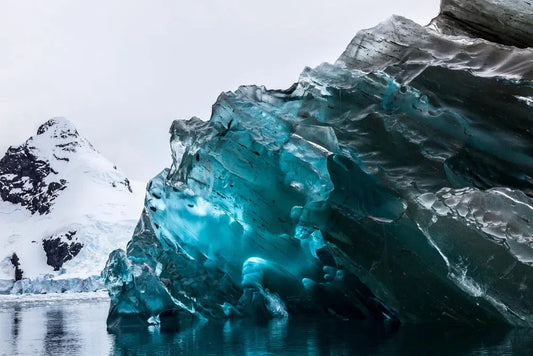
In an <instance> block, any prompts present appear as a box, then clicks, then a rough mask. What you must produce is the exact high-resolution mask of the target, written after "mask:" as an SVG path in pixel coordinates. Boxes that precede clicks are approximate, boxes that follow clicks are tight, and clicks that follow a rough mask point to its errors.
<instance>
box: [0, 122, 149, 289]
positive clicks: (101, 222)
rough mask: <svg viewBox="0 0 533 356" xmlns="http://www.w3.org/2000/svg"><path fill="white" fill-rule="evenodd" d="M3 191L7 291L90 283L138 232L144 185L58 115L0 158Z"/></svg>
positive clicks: (0, 207) (0, 217)
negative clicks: (135, 231)
mask: <svg viewBox="0 0 533 356" xmlns="http://www.w3.org/2000/svg"><path fill="white" fill-rule="evenodd" d="M0 197H1V200H0V293H28V292H33V293H45V292H62V291H66V290H69V291H87V290H94V289H98V288H100V287H101V283H100V281H99V274H100V271H101V270H102V269H103V267H104V265H105V261H106V260H107V257H108V255H109V252H110V251H112V250H114V249H116V248H118V247H125V245H126V243H127V241H128V240H129V238H130V237H131V235H132V232H133V229H134V227H135V224H136V222H137V220H138V217H139V215H140V212H141V210H142V206H143V203H142V201H143V198H144V186H143V185H142V184H140V183H137V182H130V181H129V180H128V178H127V177H126V176H125V175H124V174H123V173H122V172H120V171H119V170H117V168H116V166H114V165H113V164H112V163H111V162H110V161H109V160H107V159H106V158H104V157H103V156H102V155H101V154H100V153H99V152H98V151H97V150H95V149H94V147H93V146H92V145H91V144H90V143H89V142H88V141H87V140H86V139H84V138H83V137H81V136H80V135H79V134H78V132H77V130H76V129H75V128H74V126H73V125H72V123H70V122H69V121H68V120H66V119H63V118H54V119H51V120H49V121H47V122H46V123H44V124H43V125H42V126H41V127H39V129H38V131H37V134H36V135H35V136H33V137H31V138H29V139H28V140H27V141H26V142H25V143H24V144H22V145H20V146H16V147H10V148H9V149H8V151H7V152H6V155H5V156H4V157H3V158H2V159H1V160H0ZM15 279H19V280H18V281H15Z"/></svg>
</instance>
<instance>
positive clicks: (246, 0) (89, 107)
mask: <svg viewBox="0 0 533 356" xmlns="http://www.w3.org/2000/svg"><path fill="white" fill-rule="evenodd" d="M438 8H439V0H424V1H421V0H372V1H366V0H323V1H315V0H269V1H254V0H241V1H232V0H224V1H220V0H219V1H215V0H206V1H202V0H174V1H170V0H153V1H148V0H146V1H140V0H128V1H112V0H111V1H110V0H105V1H101V0H97V1H95V0H91V1H75V0H64V1H56V0H48V1H38V0H35V1H24V0H2V1H0V151H1V152H2V155H3V152H4V151H5V150H6V149H7V147H9V146H10V145H16V144H20V143H22V142H23V141H24V140H25V139H27V138H28V137H29V136H31V135H33V134H34V132H35V130H36V129H37V127H38V126H39V124H41V123H42V122H44V121H46V120H47V119H49V118H51V117H54V116H64V117H66V118H67V119H69V120H71V121H72V122H73V123H74V124H75V125H76V127H77V128H78V131H79V132H80V133H81V134H82V135H83V136H85V137H86V138H88V139H89V140H90V141H91V142H92V143H93V145H94V146H95V147H96V148H97V149H98V150H99V151H100V152H102V153H103V154H104V155H105V156H106V157H107V158H109V159H110V160H111V161H113V162H115V163H116V164H117V165H118V166H119V168H121V169H122V170H123V171H124V172H125V173H126V174H127V175H128V176H130V177H131V178H133V179H141V180H147V179H149V178H151V177H152V176H154V175H155V174H157V173H158V172H159V171H160V170H161V169H163V168H164V167H165V166H168V165H169V164H170V151H169V146H168V138H169V136H168V128H169V127H170V124H171V122H172V120H173V119H175V118H189V117H191V116H199V117H201V118H202V119H208V118H209V115H210V111H211V105H212V104H213V103H214V101H215V100H216V98H217V96H218V94H219V93H220V92H222V91H228V90H235V89H236V88H237V87H238V86H239V85H241V84H262V85H266V86H267V87H268V88H271V89H277V88H287V87H289V86H290V85H291V84H292V83H293V82H295V81H296V80H297V79H298V75H299V74H300V72H301V71H302V69H303V68H304V67H305V66H311V67H313V66H316V65H318V64H320V63H321V62H333V61H335V59H336V58H337V57H338V56H339V55H340V54H341V53H342V51H343V50H344V48H345V47H346V45H347V44H348V43H349V41H350V40H351V39H352V37H353V36H354V35H355V34H356V32H357V31H358V30H360V29H363V28H368V27H373V26H374V25H376V24H377V23H378V22H380V21H383V20H385V19H387V18H388V17H389V16H390V15H392V14H398V15H403V16H406V17H409V18H411V19H413V20H415V21H417V22H418V23H420V24H426V23H428V22H429V20H430V19H431V18H432V17H434V16H436V15H437V13H438ZM0 156H1V155H0Z"/></svg>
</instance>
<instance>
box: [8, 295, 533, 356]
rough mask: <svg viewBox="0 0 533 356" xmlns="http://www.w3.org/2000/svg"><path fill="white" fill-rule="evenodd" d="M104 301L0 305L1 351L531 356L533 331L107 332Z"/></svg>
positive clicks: (299, 326) (306, 327) (212, 327)
mask: <svg viewBox="0 0 533 356" xmlns="http://www.w3.org/2000/svg"><path fill="white" fill-rule="evenodd" d="M107 308H108V302H107V301H106V300H102V299H98V300H89V301H73V300H61V301H55V302H46V303H44V302H32V303H27V302H25V303H9V304H3V305H0V354H1V355H13V356H15V355H533V330H529V329H514V330H502V329H494V328H492V329H484V330H480V329H473V328H458V327H442V326H441V327H437V326H405V325H404V326H401V327H400V328H399V329H397V330H390V329H388V328H386V327H380V326H376V325H369V324H367V323H349V322H342V321H336V320H321V321H311V320H303V319H298V320H296V319H290V320H285V321H283V320H275V321H271V322H268V323H252V322H245V321H232V322H220V323H204V324H199V325H196V326H194V327H191V328H188V329H186V330H182V331H162V330H159V329H158V328H156V327H150V328H149V329H133V330H127V331H122V332H118V333H108V332H107V331H106V324H105V319H106V315H107Z"/></svg>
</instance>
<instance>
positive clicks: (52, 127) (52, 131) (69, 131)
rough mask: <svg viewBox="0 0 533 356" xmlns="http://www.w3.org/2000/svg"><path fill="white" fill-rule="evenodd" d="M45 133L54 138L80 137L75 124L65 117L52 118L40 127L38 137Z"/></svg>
mask: <svg viewBox="0 0 533 356" xmlns="http://www.w3.org/2000/svg"><path fill="white" fill-rule="evenodd" d="M45 133H48V134H49V135H50V136H53V137H62V136H76V137H78V136H79V133H78V130H76V127H74V124H73V123H72V122H71V121H69V120H67V119H65V118H64V117H54V118H51V119H50V120H48V121H46V122H45V123H44V124H42V125H41V126H39V128H38V129H37V135H43V134H45Z"/></svg>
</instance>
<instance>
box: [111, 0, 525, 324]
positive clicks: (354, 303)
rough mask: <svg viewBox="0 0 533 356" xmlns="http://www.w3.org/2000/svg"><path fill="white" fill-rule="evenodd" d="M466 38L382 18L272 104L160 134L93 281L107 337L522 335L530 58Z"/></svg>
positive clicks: (252, 89) (239, 95) (272, 97)
mask: <svg viewBox="0 0 533 356" xmlns="http://www.w3.org/2000/svg"><path fill="white" fill-rule="evenodd" d="M443 6H444V5H443ZM483 9H484V8H483ZM528 9H530V8H529V7H528ZM530 25H531V23H530ZM470 35H471V36H470V37H467V36H465V35H464V34H462V35H460V36H454V35H449V34H442V33H440V32H439V31H436V30H435V29H432V27H425V28H424V27H421V26H419V25H417V24H415V23H413V22H411V21H409V20H407V19H404V18H401V17H393V18H392V19H391V20H389V21H387V22H385V23H383V24H381V25H379V26H377V27H376V28H374V29H370V30H365V31H362V32H361V33H359V34H358V35H357V36H356V37H355V39H354V40H353V41H352V42H351V43H350V45H349V46H348V48H347V50H346V51H345V53H344V54H343V55H342V56H341V57H340V58H339V60H338V61H337V62H336V64H334V65H331V64H322V65H320V66H318V67H317V68H314V69H311V68H306V69H305V70H304V72H303V73H302V74H301V76H300V79H299V81H298V83H297V84H295V85H294V86H293V87H291V88H289V89H288V90H284V91H283V90H267V89H265V88H264V87H259V86H246V87H241V88H239V89H238V90H237V91H235V92H226V93H223V94H221V95H220V97H219V98H218V100H217V102H216V103H215V105H214V106H213V112H212V116H211V119H210V121H208V122H203V121H201V120H199V119H197V118H192V119H190V120H178V121H175V122H174V123H173V124H172V127H171V129H170V134H171V148H172V150H173V154H172V157H173V165H172V166H171V168H170V169H167V170H164V171H162V172H161V173H160V174H159V175H157V176H156V177H155V178H154V179H152V181H151V182H150V183H149V184H148V188H147V196H146V200H145V209H144V211H143V214H142V218H141V220H140V222H139V224H138V226H137V228H136V231H135V233H134V236H133V238H132V240H131V242H130V243H129V245H128V248H127V251H126V252H124V251H115V252H113V253H112V254H111V256H110V259H109V261H108V264H107V267H106V269H105V271H104V273H103V278H104V280H105V282H106V285H107V287H108V289H109V292H110V295H111V297H112V307H111V309H110V314H109V318H108V325H109V326H111V327H114V326H117V325H120V324H122V322H128V321H140V322H144V323H147V322H148V321H149V320H150V321H152V322H157V318H158V317H159V318H160V320H162V319H161V316H164V317H167V316H168V315H171V316H176V315H179V317H178V318H175V319H172V318H168V317H167V318H166V320H167V321H169V320H174V322H175V321H176V320H191V319H203V318H207V319H210V318H226V317H255V318H273V317H280V318H284V317H287V316H290V315H292V314H300V313H309V314H312V315H335V316H337V317H340V318H346V319H353V318H373V319H377V320H383V321H384V322H389V323H396V322H398V321H401V322H413V323H422V322H453V323H466V324H471V325H486V324H493V323H507V324H512V325H529V326H531V325H533V280H532V278H533V264H532V262H533V251H532V249H531V248H532V246H533V245H532V242H533V229H532V227H531V222H532V221H533V201H532V198H531V197H532V196H533V179H532V176H533V159H532V155H533V137H532V132H531V128H532V127H533V116H532V108H531V106H530V105H528V104H527V102H525V101H523V100H519V99H517V98H518V97H531V96H533V83H532V82H531V79H533V74H532V73H533V71H532V69H533V64H532V63H533V61H531V58H533V51H532V50H531V49H530V48H523V49H519V48H516V47H511V46H506V45H504V44H502V43H506V42H504V41H502V43H494V42H490V41H487V39H478V38H472V36H473V35H472V33H470ZM161 322H162V321H161ZM170 322H172V321H170Z"/></svg>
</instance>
